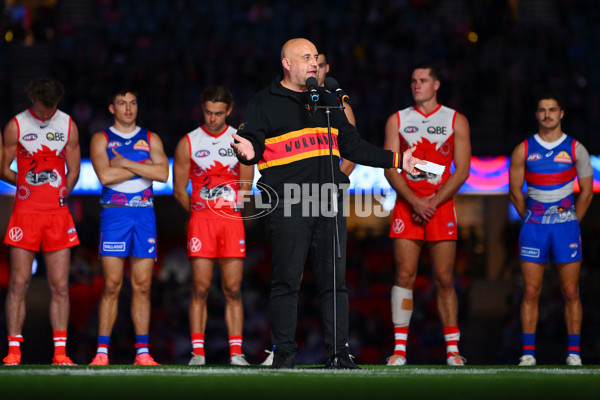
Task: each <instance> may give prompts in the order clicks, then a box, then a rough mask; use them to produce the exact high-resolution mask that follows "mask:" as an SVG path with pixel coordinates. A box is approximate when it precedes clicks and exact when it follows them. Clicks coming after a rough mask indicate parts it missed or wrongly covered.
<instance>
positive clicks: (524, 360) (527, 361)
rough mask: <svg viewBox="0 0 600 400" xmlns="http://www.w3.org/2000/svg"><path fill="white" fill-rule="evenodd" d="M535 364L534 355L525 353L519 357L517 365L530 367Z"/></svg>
mask: <svg viewBox="0 0 600 400" xmlns="http://www.w3.org/2000/svg"><path fill="white" fill-rule="evenodd" d="M534 365H535V357H534V356H530V355H526V356H523V357H521V358H519V367H532V366H534Z"/></svg>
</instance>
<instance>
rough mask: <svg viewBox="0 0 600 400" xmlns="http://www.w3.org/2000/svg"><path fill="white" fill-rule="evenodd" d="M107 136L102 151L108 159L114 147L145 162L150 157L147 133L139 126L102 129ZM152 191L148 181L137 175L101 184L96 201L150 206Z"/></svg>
mask: <svg viewBox="0 0 600 400" xmlns="http://www.w3.org/2000/svg"><path fill="white" fill-rule="evenodd" d="M103 133H104V135H106V139H107V142H108V144H107V146H106V152H107V153H108V159H109V160H112V159H113V158H114V157H115V155H114V154H113V151H112V150H113V149H115V150H116V151H117V152H118V153H119V154H120V155H122V156H123V157H125V158H127V159H130V160H133V161H137V162H145V161H146V160H148V159H149V158H150V132H148V130H147V129H143V128H140V127H139V126H138V127H137V128H136V129H135V131H133V132H131V133H122V132H118V131H116V130H115V129H114V128H113V127H110V128H108V129H106V130H105V131H104V132H103ZM153 199H154V192H153V190H152V181H151V180H150V179H146V178H143V177H140V176H136V177H135V178H132V179H129V180H127V181H124V182H120V183H115V184H112V185H107V186H103V187H102V195H101V197H100V204H103V205H114V206H124V207H153V206H154V203H153Z"/></svg>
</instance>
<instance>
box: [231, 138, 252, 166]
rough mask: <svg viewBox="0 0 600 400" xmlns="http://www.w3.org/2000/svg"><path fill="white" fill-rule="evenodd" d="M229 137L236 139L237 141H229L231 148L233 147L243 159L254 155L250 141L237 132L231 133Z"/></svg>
mask: <svg viewBox="0 0 600 400" xmlns="http://www.w3.org/2000/svg"><path fill="white" fill-rule="evenodd" d="M231 137H233V138H234V139H235V140H236V141H237V143H235V142H234V143H231V148H232V149H233V151H234V152H235V154H236V155H237V156H238V157H239V158H241V159H243V160H246V161H250V160H252V159H253V158H254V155H255V154H254V146H252V143H250V141H249V140H248V139H245V138H243V137H241V136H240V135H238V134H237V133H234V134H233V135H231Z"/></svg>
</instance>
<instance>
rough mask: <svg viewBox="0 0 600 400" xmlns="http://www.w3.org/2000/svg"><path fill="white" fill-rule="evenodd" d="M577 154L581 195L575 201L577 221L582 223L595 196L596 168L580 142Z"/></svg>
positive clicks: (576, 165)
mask: <svg viewBox="0 0 600 400" xmlns="http://www.w3.org/2000/svg"><path fill="white" fill-rule="evenodd" d="M575 154H576V157H577V163H576V164H575V168H576V169H577V181H578V182H579V195H578V196H577V200H576V201H575V212H576V213H577V219H578V220H579V222H581V220H582V219H583V216H584V215H585V213H586V212H587V210H588V208H589V207H590V203H591V202H592V197H593V195H594V168H592V163H591V162H590V155H589V153H588V152H587V150H586V149H585V147H583V145H582V144H581V143H579V142H577V144H576V148H575Z"/></svg>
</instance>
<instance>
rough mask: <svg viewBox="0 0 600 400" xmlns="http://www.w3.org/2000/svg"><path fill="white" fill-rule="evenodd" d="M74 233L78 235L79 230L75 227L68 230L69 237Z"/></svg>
mask: <svg viewBox="0 0 600 400" xmlns="http://www.w3.org/2000/svg"><path fill="white" fill-rule="evenodd" d="M73 233H77V229H75V227H72V228H69V229H67V235H71V234H73Z"/></svg>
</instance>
